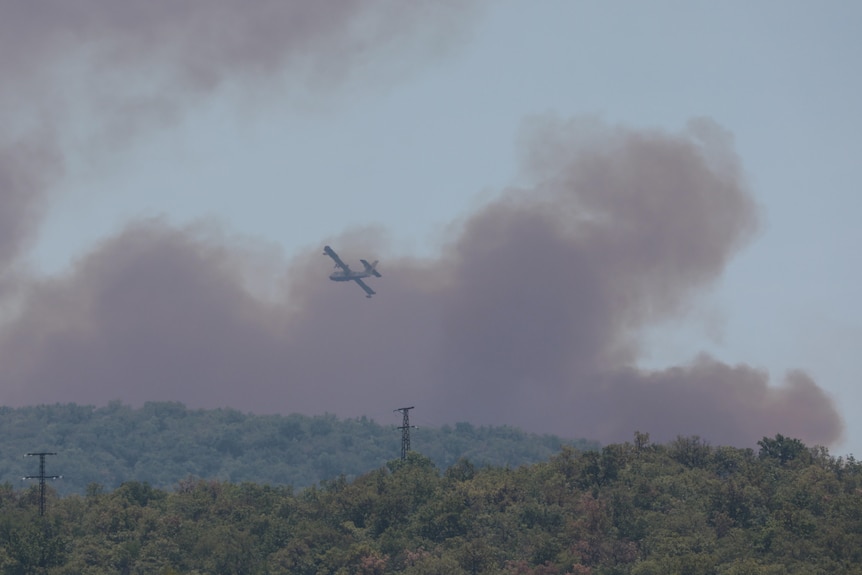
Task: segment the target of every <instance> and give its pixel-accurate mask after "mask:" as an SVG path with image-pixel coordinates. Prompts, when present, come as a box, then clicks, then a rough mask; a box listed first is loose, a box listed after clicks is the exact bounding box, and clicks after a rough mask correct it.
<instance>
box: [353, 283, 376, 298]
mask: <svg viewBox="0 0 862 575" xmlns="http://www.w3.org/2000/svg"><path fill="white" fill-rule="evenodd" d="M353 281H355V282H356V283H358V284H359V287H361V288H362V289H364V290H365V293H367V294H368V297H371V296H373V295H374V290H373V289H371V288H370V287H368V284H367V283H365V282H364V281H362V280H361V279H359V278H356V279H354V280H353Z"/></svg>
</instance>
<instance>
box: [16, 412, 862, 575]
mask: <svg viewBox="0 0 862 575" xmlns="http://www.w3.org/2000/svg"><path fill="white" fill-rule="evenodd" d="M330 423H332V425H331V427H330V430H329V431H328V432H326V435H332V434H336V433H338V431H337V429H338V425H337V423H336V422H334V420H333V421H331V422H330ZM322 429H324V427H323V426H321V427H318V433H319V432H320V431H321V430H322ZM294 431H295V432H299V431H301V432H302V434H303V436H304V437H308V436H310V435H312V432H311V431H310V428H304V427H303V428H302V429H301V430H298V429H296V428H294ZM471 433H473V434H480V433H485V432H484V431H482V430H481V429H476V428H473V429H472V430H471ZM319 434H320V433H319ZM773 441H775V442H777V443H773ZM797 442H798V440H788V439H787V438H781V437H776V438H774V440H769V441H766V440H764V442H763V443H764V444H765V445H766V446H767V448H766V449H767V453H766V454H763V453H762V454H761V455H760V457H757V456H755V455H754V452H753V451H752V450H750V449H736V448H731V447H711V446H709V445H706V444H705V443H703V442H702V441H701V440H700V439H699V438H696V437H692V438H677V439H676V440H675V441H672V442H671V443H669V444H667V445H653V444H650V443H649V441H648V437H647V436H646V435H645V434H640V435H639V436H636V437H635V442H634V444H629V443H624V444H615V445H608V446H605V447H604V448H603V449H601V450H600V451H595V450H592V451H579V450H576V449H573V448H571V447H564V448H562V449H560V450H559V451H558V452H557V453H556V454H554V455H553V456H551V457H549V458H547V459H546V460H545V461H542V462H538V463H535V464H532V465H530V466H520V467H517V468H512V467H503V466H479V467H477V466H475V465H473V464H472V463H471V462H470V461H469V460H467V459H461V460H458V461H457V462H456V463H454V464H453V465H452V466H451V467H449V468H448V469H444V470H442V471H441V469H440V468H439V467H438V466H437V465H435V463H434V461H433V460H432V459H431V458H429V457H426V456H425V455H422V454H420V453H418V452H410V453H409V454H408V456H407V458H406V459H405V460H404V461H401V460H400V459H398V460H389V461H387V462H386V463H385V464H382V465H380V466H379V467H378V468H376V469H374V470H372V471H370V472H368V473H365V474H362V475H359V476H357V477H356V478H353V479H349V478H347V477H346V476H345V475H339V476H336V477H334V478H331V479H328V480H326V481H322V482H319V483H318V484H316V485H313V486H311V487H308V488H306V489H303V490H301V491H294V489H293V488H292V487H288V486H277V485H262V484H256V483H249V482H243V483H234V482H228V481H222V480H204V479H199V478H193V477H187V478H186V479H184V480H181V481H179V482H178V483H177V484H175V486H174V488H173V489H172V490H170V491H164V490H161V489H158V488H156V487H152V486H151V485H150V484H149V483H146V482H143V481H128V482H125V483H123V484H122V485H120V486H119V487H117V488H115V489H113V490H110V489H105V488H103V487H102V486H100V485H98V484H91V485H90V486H89V487H88V488H87V489H86V494H85V495H77V494H76V495H69V496H66V497H61V498H58V497H57V496H56V494H55V493H53V492H51V493H50V498H49V507H48V514H47V516H46V517H44V518H40V517H39V515H38V506H37V503H38V502H37V501H36V500H35V499H34V493H35V491H36V490H35V489H34V488H33V487H30V488H27V489H22V490H15V489H14V488H13V487H12V486H11V485H10V484H8V483H7V484H4V485H0V573H2V574H19V573H21V574H23V573H44V574H47V575H71V574H83V575H101V574H107V573H111V574H113V573H120V574H129V575H133V574H134V575H137V574H144V573H147V574H149V573H161V574H176V573H188V574H202V573H225V574H233V573H243V574H249V575H271V574H291V575H293V574H298V575H317V574H334V575H354V574H358V575H388V574H394V573H407V574H418V575H428V574H431V575H433V574H446V575H452V574H455V575H466V574H470V575H489V574H499V573H502V574H505V575H612V574H620V575H650V574H664V573H681V574H682V573H687V574H693V575H700V574H703V575H719V574H720V575H729V574H736V575H749V574H758V575H759V574H779V573H780V574H785V573H789V574H795V573H800V574H801V573H806V574H807V573H823V574H831V573H842V574H850V575H853V574H857V575H862V567H860V566H862V466H860V464H859V463H858V462H856V460H855V459H853V458H852V457H848V458H846V459H844V458H833V457H831V456H829V454H828V452H827V451H826V450H824V449H823V448H808V447H806V446H804V444H802V443H801V442H798V443H797ZM800 445H801V448H800V447H799V446H800ZM786 446H789V449H790V450H791V451H787V449H785V447H786ZM762 447H763V446H762ZM773 448H777V450H775V449H773ZM787 453H792V454H793V456H792V457H785V458H784V460H783V461H782V456H781V454H787ZM776 454H777V455H776Z"/></svg>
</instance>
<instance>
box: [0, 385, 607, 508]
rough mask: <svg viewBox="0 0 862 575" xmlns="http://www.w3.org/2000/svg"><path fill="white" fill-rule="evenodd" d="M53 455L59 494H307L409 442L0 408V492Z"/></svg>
mask: <svg viewBox="0 0 862 575" xmlns="http://www.w3.org/2000/svg"><path fill="white" fill-rule="evenodd" d="M411 439H412V447H413V448H414V449H415V450H417V451H420V452H421V453H422V454H423V455H424V456H426V457H428V458H429V459H431V460H432V461H433V462H434V464H435V465H437V466H439V467H440V468H442V469H445V468H447V467H449V466H451V465H452V464H453V463H455V462H456V461H457V460H458V459H459V458H462V457H466V458H469V460H470V461H471V462H473V463H474V464H475V465H480V466H481V465H494V466H503V467H505V466H511V467H517V466H519V465H523V464H528V463H534V462H538V461H543V460H546V459H547V458H548V457H550V456H551V455H553V454H555V453H557V452H559V450H560V448H561V447H562V446H563V445H570V446H573V447H576V448H579V449H594V448H598V445H597V444H596V443H595V442H590V441H586V440H563V439H560V438H558V437H555V436H550V435H533V434H528V433H525V432H523V431H521V430H519V429H515V428H512V427H474V426H473V425H470V424H469V423H458V424H456V425H455V426H454V427H451V426H444V427H442V428H420V429H414V430H413V431H412V433H411ZM34 451H51V452H57V455H55V456H51V457H49V458H48V459H47V463H46V468H47V473H48V474H51V475H54V474H56V475H63V479H62V480H60V481H57V482H56V483H54V484H53V485H52V486H53V487H54V488H55V489H56V490H57V492H58V493H60V494H61V495H62V494H69V493H84V492H85V491H86V487H87V485H88V484H90V483H98V484H101V485H102V486H104V487H105V488H107V489H113V488H115V487H117V486H119V485H120V484H121V483H123V482H125V481H138V482H147V483H149V484H151V485H152V486H154V487H159V488H172V487H173V486H175V485H176V484H177V482H178V481H180V480H181V479H184V478H187V477H189V476H194V477H199V478H202V479H217V480H221V481H230V482H234V483H239V482H243V481H253V482H255V483H268V484H271V485H292V486H294V487H298V488H299V487H307V486H310V485H315V484H317V483H318V482H320V481H322V480H328V479H334V478H337V477H338V476H340V475H345V476H346V477H347V478H352V477H355V476H357V475H360V474H363V473H366V472H368V471H370V470H373V469H377V468H379V467H380V466H382V465H384V464H385V463H386V462H387V461H390V460H392V459H396V458H398V457H399V456H400V453H401V433H400V432H399V431H398V430H397V429H395V428H394V426H392V425H380V424H378V423H376V422H374V421H373V420H370V419H367V418H364V417H363V418H358V419H338V418H336V417H335V416H333V415H322V416H315V417H309V416H304V415H288V416H281V415H251V414H246V413H242V412H239V411H236V410H232V409H217V410H192V409H188V408H186V407H185V406H184V405H182V404H180V403H173V402H170V403H147V404H146V405H144V407H142V408H140V409H133V408H132V407H130V406H128V405H124V404H122V403H119V402H115V403H111V404H109V405H108V406H107V407H101V408H96V407H92V406H82V405H75V404H65V405H59V404H58V405H46V406H36V407H23V408H17V409H13V408H9V407H0V483H2V482H6V481H8V482H11V483H13V484H15V485H17V484H19V483H20V478H21V477H23V476H24V475H34V474H36V473H38V470H39V467H38V466H39V463H38V459H37V458H30V457H28V458H25V457H23V456H24V454H25V453H27V452H34Z"/></svg>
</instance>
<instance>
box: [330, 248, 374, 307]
mask: <svg viewBox="0 0 862 575" xmlns="http://www.w3.org/2000/svg"><path fill="white" fill-rule="evenodd" d="M323 255H325V256H329V257H331V258H332V259H333V260H335V267H336V268H341V271H337V272H332V273H331V274H330V275H329V279H331V280H332V281H334V282H349V281H354V282H356V283H358V284H359V287H361V288H362V289H364V290H365V294H366V295H365V297H371V296H373V295H374V290H373V289H371V288H370V287H368V284H366V283H365V282H364V281H362V279H363V278H367V277H370V276H374V277H376V278H379V277H382V276H381V275H380V272H378V271H377V270H376V269H375V268H376V267H377V260H374V263H372V264H370V263H368V262H367V261H365V260H359V261H360V262H362V266H363V267H364V268H365V270H364V271H361V272H354V271H351V270H350V267H348V265H347V264H346V263H344V262H343V261H341V258H340V257H338V254H337V253H335V251H333V249H332V248H331V247H329V246H325V247H324V248H323Z"/></svg>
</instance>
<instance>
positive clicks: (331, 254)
mask: <svg viewBox="0 0 862 575" xmlns="http://www.w3.org/2000/svg"><path fill="white" fill-rule="evenodd" d="M323 255H325V256H329V257H331V258H332V259H333V260H335V265H336V267H339V268H341V269H343V270H344V271H346V272H348V273H349V272H350V268H349V267H347V264H346V263H344V262H343V261H341V258H340V257H338V254H337V253H335V251H334V250H333V249H332V248H331V247H329V246H325V247H324V248H323Z"/></svg>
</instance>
